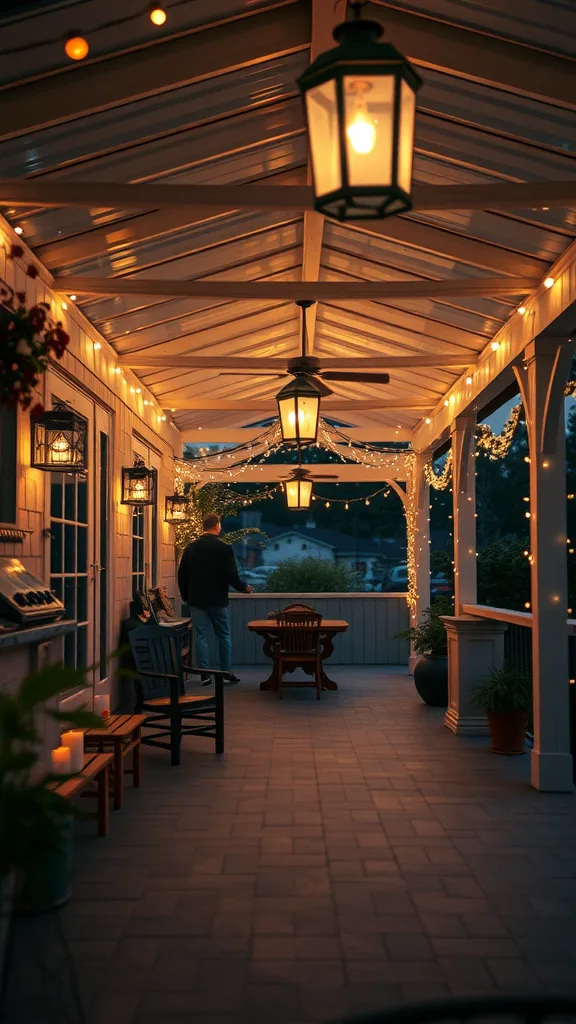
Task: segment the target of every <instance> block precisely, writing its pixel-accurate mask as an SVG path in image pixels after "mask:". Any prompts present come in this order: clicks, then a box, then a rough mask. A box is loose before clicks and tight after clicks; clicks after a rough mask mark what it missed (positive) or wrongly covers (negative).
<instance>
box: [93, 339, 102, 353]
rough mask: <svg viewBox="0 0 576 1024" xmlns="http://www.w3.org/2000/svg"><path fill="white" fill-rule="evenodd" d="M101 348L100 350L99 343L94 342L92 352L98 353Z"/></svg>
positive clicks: (100, 345)
mask: <svg viewBox="0 0 576 1024" xmlns="http://www.w3.org/2000/svg"><path fill="white" fill-rule="evenodd" d="M101 348H102V344H101V343H100V342H99V341H95V342H94V351H95V352H99V351H100V349H101Z"/></svg>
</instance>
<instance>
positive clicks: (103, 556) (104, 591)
mask: <svg viewBox="0 0 576 1024" xmlns="http://www.w3.org/2000/svg"><path fill="white" fill-rule="evenodd" d="M99 447H100V453H99V454H100V509H99V512H100V537H99V548H100V558H99V561H100V572H99V573H98V584H99V587H100V635H99V646H98V652H99V662H100V664H99V672H100V679H104V678H105V677H106V675H107V672H106V655H107V653H108V578H109V576H110V573H109V567H108V435H107V434H105V433H103V431H100V445H99Z"/></svg>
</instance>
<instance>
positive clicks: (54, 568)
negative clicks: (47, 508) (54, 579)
mask: <svg viewBox="0 0 576 1024" xmlns="http://www.w3.org/2000/svg"><path fill="white" fill-rule="evenodd" d="M62 529H63V527H62V523H56V522H54V520H53V519H52V521H51V522H50V533H51V535H52V536H51V540H50V572H51V573H61V572H62Z"/></svg>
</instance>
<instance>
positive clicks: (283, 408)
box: [276, 373, 321, 444]
mask: <svg viewBox="0 0 576 1024" xmlns="http://www.w3.org/2000/svg"><path fill="white" fill-rule="evenodd" d="M320 397H321V391H320V388H319V387H317V385H316V383H315V381H314V379H313V378H312V377H309V376H308V374H306V373H297V374H296V376H295V377H294V379H293V380H291V381H289V382H288V384H286V385H285V387H283V388H282V390H281V391H279V392H278V394H277V395H276V401H277V402H278V415H279V417H280V428H281V430H282V440H283V441H284V442H286V441H293V442H296V443H297V444H314V443H315V441H316V438H317V437H318V418H319V416H320Z"/></svg>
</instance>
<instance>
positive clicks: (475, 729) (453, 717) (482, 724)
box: [444, 707, 490, 736]
mask: <svg viewBox="0 0 576 1024" xmlns="http://www.w3.org/2000/svg"><path fill="white" fill-rule="evenodd" d="M444 725H445V726H446V728H447V729H450V732H453V733H455V735H456V736H489V735H490V728H489V726H488V722H487V721H486V717H485V715H477V716H476V715H460V714H458V709H457V708H455V707H451V708H448V711H447V712H446V714H445V715H444Z"/></svg>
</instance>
